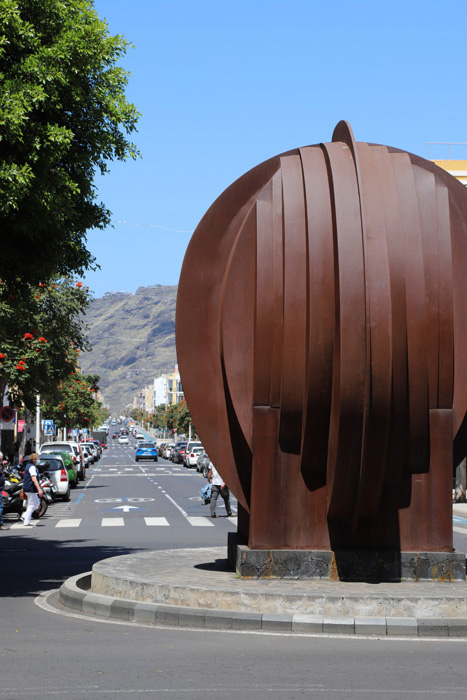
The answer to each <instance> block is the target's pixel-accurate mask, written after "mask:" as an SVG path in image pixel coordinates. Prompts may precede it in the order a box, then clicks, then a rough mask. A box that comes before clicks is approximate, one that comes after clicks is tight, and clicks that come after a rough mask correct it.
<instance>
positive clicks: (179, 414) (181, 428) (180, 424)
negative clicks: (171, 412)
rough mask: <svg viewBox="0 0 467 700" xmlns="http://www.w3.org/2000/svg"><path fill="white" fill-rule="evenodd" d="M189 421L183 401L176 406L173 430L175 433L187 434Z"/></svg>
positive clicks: (185, 403)
mask: <svg viewBox="0 0 467 700" xmlns="http://www.w3.org/2000/svg"><path fill="white" fill-rule="evenodd" d="M191 422H192V420H191V415H190V411H189V410H188V405H187V402H186V400H185V399H183V401H181V402H180V403H179V404H177V406H176V411H175V429H176V431H177V433H180V434H181V433H185V434H186V433H188V430H189V426H190V423H191Z"/></svg>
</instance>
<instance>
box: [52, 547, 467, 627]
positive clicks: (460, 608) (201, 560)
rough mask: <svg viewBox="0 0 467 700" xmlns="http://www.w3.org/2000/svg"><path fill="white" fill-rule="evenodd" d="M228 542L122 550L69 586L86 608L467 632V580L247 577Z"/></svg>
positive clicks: (177, 622)
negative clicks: (234, 564) (238, 570)
mask: <svg viewBox="0 0 467 700" xmlns="http://www.w3.org/2000/svg"><path fill="white" fill-rule="evenodd" d="M226 556H227V553H226V548H225V547H218V548H202V549H183V550H165V551H158V552H143V553H139V554H131V555H126V556H120V557H113V558H110V559H105V560H103V561H100V562H97V563H96V564H95V565H94V567H93V571H92V572H88V573H87V574H82V575H79V576H74V577H72V578H71V579H68V581H66V582H65V583H64V584H63V585H62V587H61V589H60V601H61V603H62V605H64V606H66V607H69V608H72V609H73V610H74V611H78V612H80V613H83V614H85V615H94V616H97V617H101V618H107V619H113V620H120V621H126V622H134V623H141V624H151V625H164V626H176V627H188V628H205V629H217V630H242V631H256V632H288V633H294V632H296V633H301V634H344V635H366V636H367V635H372V636H378V637H382V636H393V637H417V636H419V637H457V638H462V637H463V638H467V584H466V583H465V582H455V583H433V582H430V581H419V582H416V583H414V582H401V583H381V584H366V583H344V582H340V581H337V582H336V581H327V580H326V581H325V580H298V581H290V580H278V579H275V580H245V579H240V578H238V577H237V576H236V574H235V573H234V572H233V571H232V569H231V568H230V566H229V564H228V562H227V559H226Z"/></svg>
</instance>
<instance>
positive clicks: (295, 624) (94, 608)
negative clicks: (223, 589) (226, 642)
mask: <svg viewBox="0 0 467 700" xmlns="http://www.w3.org/2000/svg"><path fill="white" fill-rule="evenodd" d="M90 585H91V572H87V573H85V574H78V575H77V576H72V577H71V578H69V579H67V580H66V581H65V582H64V583H63V584H62V585H61V587H60V592H59V593H60V602H61V603H62V605H64V606H65V607H67V608H71V609H72V610H74V611H76V612H80V613H83V614H86V615H94V616H96V617H97V618H103V619H112V620H119V621H122V622H133V623H135V624H138V623H140V624H146V625H147V624H149V625H155V626H157V625H163V626H165V627H167V626H168V627H184V628H189V629H211V630H235V631H244V632H251V631H254V632H265V633H268V632H289V633H293V632H298V633H301V634H313V635H316V634H326V635H329V634H333V635H334V634H335V635H346V636H366V637H368V636H374V637H432V638H440V637H444V638H446V637H451V638H456V639H460V638H464V639H467V618H415V617H326V616H319V615H317V616H315V615H306V614H301V613H295V614H294V615H280V614H273V613H249V612H238V611H232V610H211V609H207V608H189V607H181V606H178V605H161V604H159V603H139V602H137V601H134V600H128V599H125V598H114V597H113V596H107V595H103V594H101V593H92V592H91V591H90V590H89V589H90Z"/></svg>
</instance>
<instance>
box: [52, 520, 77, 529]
mask: <svg viewBox="0 0 467 700" xmlns="http://www.w3.org/2000/svg"><path fill="white" fill-rule="evenodd" d="M80 524H81V518H69V519H68V520H59V521H58V523H57V524H56V525H55V527H79V526H80Z"/></svg>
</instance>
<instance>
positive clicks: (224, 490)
mask: <svg viewBox="0 0 467 700" xmlns="http://www.w3.org/2000/svg"><path fill="white" fill-rule="evenodd" d="M208 483H210V484H211V518H217V515H216V503H217V499H218V498H219V494H220V495H221V496H222V498H223V499H224V503H225V509H226V511H227V517H229V516H232V515H235V513H233V512H232V508H231V506H230V491H229V487H228V486H227V484H225V483H224V481H223V480H222V477H221V476H220V474H219V472H218V471H217V469H216V467H215V466H214V464H213V463H212V462H209V472H208Z"/></svg>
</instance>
